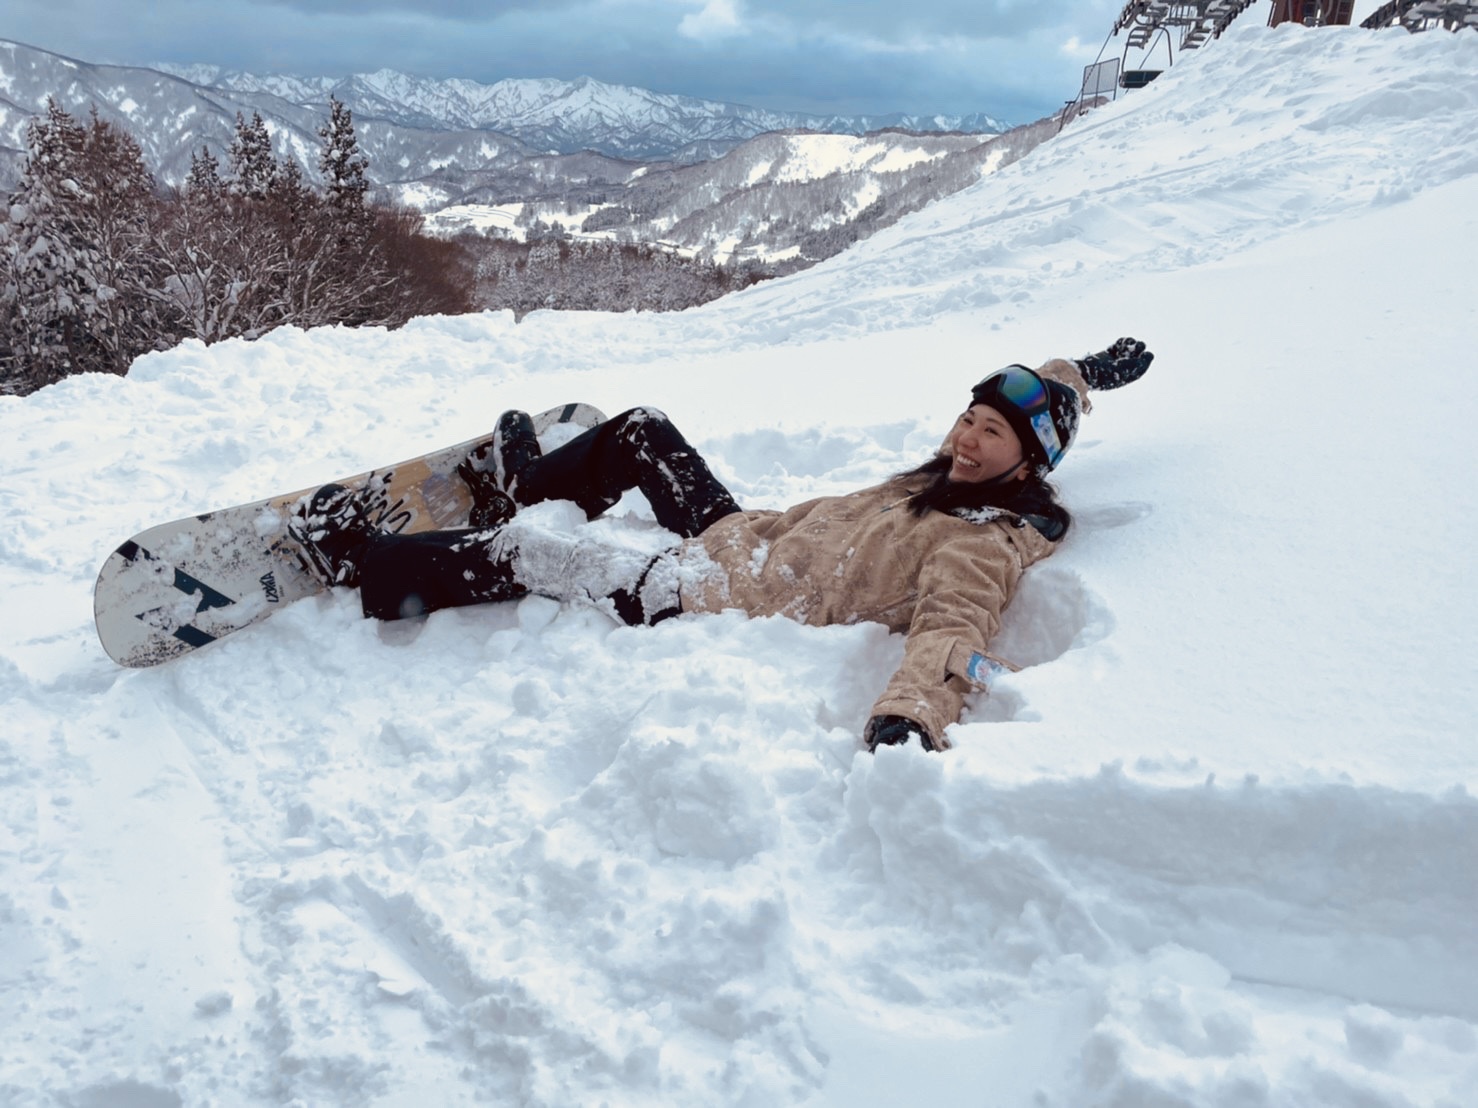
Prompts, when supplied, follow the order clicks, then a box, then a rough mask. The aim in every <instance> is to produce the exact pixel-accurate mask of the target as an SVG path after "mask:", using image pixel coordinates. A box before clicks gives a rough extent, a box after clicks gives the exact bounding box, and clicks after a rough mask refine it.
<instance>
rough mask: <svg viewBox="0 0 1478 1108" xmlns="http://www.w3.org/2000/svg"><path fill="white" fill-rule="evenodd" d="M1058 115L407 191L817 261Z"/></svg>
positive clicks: (569, 226)
mask: <svg viewBox="0 0 1478 1108" xmlns="http://www.w3.org/2000/svg"><path fill="white" fill-rule="evenodd" d="M1057 130H1058V127H1057V123H1056V121H1055V120H1045V121H1042V122H1040V123H1037V124H1033V125H1030V126H1027V127H1017V128H1013V129H1012V130H1011V131H1008V132H1007V133H1006V134H1004V135H989V136H982V135H967V134H957V133H950V134H927V133H917V132H903V131H883V132H875V133H872V134H868V135H862V136H854V135H839V134H818V133H814V132H809V131H807V132H775V133H769V134H764V135H760V136H759V137H757V138H753V139H750V140H749V141H747V142H744V143H741V144H740V145H739V146H736V147H734V148H733V149H732V150H730V151H728V152H727V153H726V154H724V155H722V156H721V157H718V158H715V159H713V160H712V161H706V162H702V163H699V164H697V165H685V166H654V167H648V166H642V167H640V168H638V169H637V170H635V171H633V172H631V173H630V174H628V175H627V176H626V177H625V179H623V180H602V181H600V182H598V183H597V182H594V181H582V182H580V183H579V184H578V185H575V184H571V185H567V186H566V187H564V188H563V189H561V190H560V191H559V193H558V194H555V195H551V194H550V190H549V189H548V188H547V187H546V188H543V189H538V190H532V191H530V192H529V193H527V194H526V199H511V198H510V197H509V194H508V193H507V192H506V191H501V190H506V183H505V182H504V181H501V180H499V181H491V182H489V183H488V184H486V185H478V186H474V187H470V188H469V187H466V182H465V181H463V182H459V184H460V185H461V186H462V187H461V188H460V189H459V191H458V192H457V193H455V194H454V193H451V192H450V191H446V190H442V189H439V188H438V187H437V185H436V183H435V182H430V181H428V182H418V183H417V184H414V185H409V186H405V187H404V188H402V189H401V190H400V192H399V196H400V199H402V200H403V201H404V202H407V203H416V204H418V205H419V206H422V207H429V208H433V209H438V210H437V211H436V212H435V214H434V215H433V216H432V217H431V218H430V219H429V220H428V225H429V226H430V227H432V228H433V229H440V230H442V231H457V230H460V229H462V228H469V227H470V228H483V229H488V228H497V229H498V230H499V232H500V233H504V234H508V235H511V236H512V237H514V238H518V237H521V236H522V235H523V234H525V233H526V232H527V230H528V228H529V227H531V226H535V225H538V224H545V225H553V224H555V223H558V224H560V225H561V226H562V227H563V228H565V229H566V230H568V231H570V232H573V233H574V234H576V235H577V236H579V237H583V238H587V239H600V238H604V239H614V240H617V241H634V242H644V243H661V244H664V245H666V246H668V247H670V248H673V249H676V250H678V251H679V252H682V253H686V254H689V255H696V254H702V255H705V256H710V257H713V258H714V259H715V260H717V261H720V262H727V261H731V260H738V259H750V258H753V259H759V260H762V261H765V262H769V263H782V264H785V263H795V264H803V263H805V262H812V261H816V260H818V259H820V258H824V257H830V256H831V255H832V254H834V253H836V252H837V251H838V250H840V249H843V248H844V247H845V246H846V245H848V244H850V243H852V242H855V241H857V240H858V239H861V238H866V237H867V236H868V235H870V234H872V233H874V232H875V231H876V230H878V229H879V228H880V227H884V226H887V225H889V224H891V223H893V222H895V221H896V220H897V219H898V218H900V217H901V216H903V215H905V214H907V213H909V212H912V211H917V210H918V209H919V208H922V207H924V206H925V205H926V204H928V203H931V202H932V201H935V200H937V199H939V198H940V197H941V196H948V195H949V194H951V193H953V192H958V191H959V190H960V189H962V188H965V187H967V186H968V185H970V184H973V183H974V182H975V181H977V180H979V179H980V177H981V176H982V175H983V174H985V173H991V172H995V171H996V170H999V169H1001V168H1002V167H1004V166H1007V165H1010V164H1011V163H1012V162H1014V161H1016V160H1017V159H1019V158H1020V157H1022V156H1023V155H1025V154H1026V153H1028V152H1029V151H1030V150H1032V149H1034V148H1035V147H1036V146H1037V145H1038V144H1040V143H1042V142H1045V141H1047V140H1048V139H1049V138H1051V137H1052V136H1053V135H1055V134H1056V133H1057Z"/></svg>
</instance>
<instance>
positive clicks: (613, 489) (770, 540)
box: [295, 339, 1154, 750]
mask: <svg viewBox="0 0 1478 1108" xmlns="http://www.w3.org/2000/svg"><path fill="white" fill-rule="evenodd" d="M1153 357H1154V355H1152V354H1151V353H1150V352H1149V351H1147V350H1146V349H1145V347H1144V343H1142V342H1136V341H1135V340H1133V339H1120V340H1119V341H1118V342H1116V343H1115V344H1114V345H1113V346H1111V347H1110V348H1109V349H1108V350H1106V351H1103V352H1102V353H1100V354H1093V355H1089V356H1087V357H1084V358H1081V359H1078V360H1076V361H1068V360H1066V359H1062V358H1056V359H1053V360H1051V361H1049V362H1047V363H1046V364H1045V365H1043V366H1041V367H1040V368H1039V369H1037V370H1030V369H1027V368H1026V367H1025V366H1019V365H1013V366H1008V367H1007V368H1005V369H1003V370H1001V371H1000V372H998V373H994V374H991V375H990V376H988V377H986V378H985V379H984V380H983V381H981V382H980V383H979V384H978V385H976V386H975V388H974V389H973V390H972V392H971V401H972V402H971V404H970V406H969V407H968V408H967V409H966V410H965V412H964V414H962V415H961V416H960V417H959V419H958V420H957V421H956V423H955V425H954V428H953V429H952V430H951V431H950V433H949V435H948V437H947V438H946V439H945V442H944V444H943V446H942V447H941V448H940V450H939V452H938V453H937V454H936V455H935V457H934V458H932V459H930V460H929V461H928V462H926V463H924V464H923V465H921V466H919V467H918V468H917V469H913V470H910V471H908V472H906V473H902V474H899V475H897V476H896V477H893V478H891V479H890V480H887V481H884V482H883V483H882V484H879V485H874V486H873V487H871V488H867V489H862V490H861V491H859V492H855V493H851V494H850V495H847V496H831V497H822V498H820V499H817V500H811V501H808V502H806V503H804V504H800V505H797V506H796V507H794V508H791V509H790V510H789V511H785V512H777V511H744V510H742V509H741V508H740V507H739V505H738V503H736V502H735V500H734V498H733V497H732V496H731V495H730V493H729V491H728V490H727V489H726V488H724V486H723V485H722V484H721V483H720V482H719V480H718V479H717V478H716V477H715V476H714V474H713V472H712V470H710V469H709V467H708V464H707V463H706V462H705V461H704V460H703V458H701V457H700V456H699V455H698V453H697V452H696V451H695V450H694V449H693V448H692V446H690V445H689V443H688V441H687V440H686V439H685V438H684V437H683V435H682V433H681V432H679V431H678V429H677V428H676V427H675V426H673V424H672V423H671V422H670V421H669V420H668V419H667V417H666V416H665V415H663V414H662V413H661V412H660V411H657V410H656V409H653V408H633V409H631V410H630V411H627V412H623V413H622V414H621V415H619V416H617V417H615V418H614V419H611V420H607V421H605V422H603V423H600V424H598V425H597V426H595V427H592V428H590V429H589V430H587V431H586V432H584V433H583V434H581V435H579V436H578V437H577V438H575V439H573V440H571V441H570V442H568V443H566V444H565V445H563V446H561V447H559V448H558V449H556V450H554V451H552V452H550V453H549V454H544V453H542V452H541V450H540V447H539V443H538V439H537V438H536V437H535V434H534V428H533V423H532V421H531V419H530V417H529V416H528V415H527V414H526V413H523V412H518V411H512V412H505V413H504V414H503V416H502V417H501V418H500V419H499V421H498V426H497V428H496V430H495V432H494V439H493V444H492V447H491V449H490V452H489V454H490V456H489V457H488V458H483V457H481V456H473V457H469V459H468V462H467V464H466V465H464V467H463V470H462V472H463V476H464V477H465V478H466V480H467V483H468V485H469V487H470V488H471V489H472V493H473V499H474V507H473V510H472V521H475V525H474V526H470V527H466V528H457V529H452V530H445V531H429V532H420V533H417V534H407V535H394V534H386V533H383V532H381V531H378V530H376V528H375V527H374V526H373V524H372V522H371V509H370V508H369V506H368V505H367V503H366V502H365V501H364V500H363V499H362V496H361V491H360V490H351V489H347V488H344V487H343V486H339V485H328V486H325V487H323V488H322V489H319V490H318V492H317V493H316V494H314V496H313V497H312V498H311V499H310V500H309V502H308V503H307V504H305V505H304V508H303V511H302V516H301V518H300V520H299V521H298V523H297V524H296V529H295V536H296V537H297V539H298V541H299V542H300V543H302V544H303V545H304V546H305V547H308V548H309V549H310V550H312V551H313V552H314V553H315V561H316V562H317V563H318V564H319V566H320V568H321V571H322V573H323V574H324V577H325V579H326V580H327V582H328V583H329V584H342V585H357V586H358V587H359V589H360V599H361V602H362V604H363V608H364V613H365V615H367V616H371V617H374V618H378V619H400V618H403V617H406V616H414V615H420V614H422V613H425V612H430V611H434V610H436V609H439V608H449V607H456V606H460V605H466V604H478V603H487V602H490V601H499V600H512V599H515V598H517V597H521V596H524V595H527V594H529V593H534V594H538V595H542V596H547V597H551V598H554V599H556V600H561V601H575V602H584V603H594V604H596V605H598V606H600V607H602V608H604V609H605V611H606V612H607V613H608V614H610V615H611V616H613V617H615V618H616V619H618V620H620V621H621V622H623V623H626V624H628V625H631V626H642V625H652V624H656V623H660V622H662V621H664V620H667V619H671V618H673V617H675V616H679V615H686V614H696V613H705V612H708V613H713V612H719V611H723V610H725V609H731V608H737V609H740V610H742V611H744V612H746V613H747V614H749V615H751V616H786V617H788V618H790V619H794V620H796V621H798V622H801V623H806V624H810V625H812V626H825V625H832V624H852V623H857V622H862V621H871V622H876V623H882V624H884V625H885V626H887V627H888V628H889V629H890V630H892V631H895V632H897V633H900V634H903V635H906V636H907V639H906V643H905V647H904V658H903V664H902V665H901V666H900V667H899V669H898V671H897V673H895V674H894V676H893V678H892V680H891V681H890V682H889V683H888V686H887V688H886V689H884V690H883V692H882V694H881V695H880V696H879V697H878V699H877V701H876V703H875V704H874V705H873V708H872V712H871V719H870V720H869V722H868V724H867V726H866V728H865V730H864V735H863V737H864V740H865V742H866V743H867V745H868V748H869V749H874V748H876V747H877V745H878V744H880V743H883V744H897V743H903V742H907V741H908V739H909V738H910V737H917V738H918V741H919V743H920V745H922V746H923V747H924V748H925V749H926V750H941V749H945V748H947V747H948V746H949V745H950V742H949V740H948V738H947V737H946V734H945V732H946V730H947V728H948V727H949V726H950V725H951V724H952V723H954V722H956V721H957V720H958V719H959V716H960V712H961V710H962V709H963V707H964V704H965V699H966V697H967V696H968V695H969V693H970V692H971V690H972V689H976V688H980V687H983V686H984V685H985V683H986V679H987V678H988V677H989V675H990V674H991V673H992V672H994V671H995V669H996V668H997V667H999V665H1000V663H999V662H997V661H996V660H994V659H993V658H992V657H991V655H990V654H989V653H988V646H989V643H990V640H991V638H992V636H994V634H995V633H996V631H997V629H998V628H999V627H1000V623H1001V613H1002V611H1003V610H1004V609H1005V607H1006V605H1007V603H1009V601H1010V599H1011V597H1012V595H1013V594H1014V593H1015V591H1016V586H1017V583H1018V581H1019V580H1020V579H1021V575H1022V573H1023V572H1024V571H1025V570H1026V568H1027V567H1028V566H1030V565H1031V564H1033V563H1034V562H1036V561H1039V560H1040V559H1042V558H1045V557H1047V556H1048V555H1049V554H1051V553H1052V551H1053V549H1054V547H1055V545H1056V544H1057V543H1058V542H1059V541H1060V540H1061V539H1062V537H1063V536H1064V535H1065V534H1066V533H1067V529H1068V524H1069V518H1068V514H1067V511H1066V510H1065V509H1064V508H1063V507H1062V506H1061V505H1060V504H1058V502H1057V499H1056V496H1055V495H1054V492H1053V490H1052V488H1051V486H1049V485H1048V484H1047V483H1046V476H1047V474H1048V473H1050V472H1051V471H1052V470H1053V469H1054V468H1055V467H1056V466H1057V464H1058V462H1060V461H1061V460H1062V458H1063V456H1064V455H1065V454H1066V452H1067V449H1068V447H1069V446H1071V445H1072V441H1073V438H1074V436H1075V434H1076V432H1077V426H1078V418H1079V414H1080V413H1081V412H1082V411H1084V410H1086V409H1087V407H1088V405H1087V391H1088V389H1090V388H1114V387H1117V386H1119V385H1123V384H1127V383H1128V382H1130V381H1133V380H1136V379H1138V378H1139V377H1140V376H1142V375H1143V374H1144V372H1145V370H1146V369H1148V367H1149V364H1150V362H1151V360H1152V359H1153ZM489 463H490V464H489ZM632 489H637V490H640V491H641V493H642V494H643V495H645V497H646V499H647V500H648V502H649V503H650V504H651V506H652V510H653V513H654V514H655V516H656V519H657V522H658V523H659V524H660V525H661V526H662V527H663V528H665V529H666V530H667V531H669V532H671V533H672V534H673V535H674V536H675V537H676V539H677V540H679V541H674V542H673V543H672V544H671V545H670V546H668V547H667V548H665V549H663V550H661V551H660V552H658V553H656V554H653V553H651V552H650V551H642V550H636V549H632V548H630V547H622V546H616V545H613V544H612V543H611V542H609V541H608V540H605V539H604V538H603V537H602V535H603V532H601V531H599V530H598V529H594V528H589V527H588V526H587V527H585V528H583V529H582V528H580V527H577V528H575V529H574V530H573V532H571V531H569V530H560V529H557V528H551V527H549V526H548V525H547V523H546V520H547V519H548V518H549V517H548V514H547V512H546V513H545V514H541V512H540V511H539V510H533V509H535V506H536V505H544V504H546V503H550V502H564V503H566V505H572V506H573V507H575V508H577V509H578V510H579V511H580V512H581V513H583V515H584V516H585V517H586V518H587V519H589V518H593V517H595V516H598V515H600V514H601V513H603V512H604V511H606V510H607V509H608V508H610V507H612V506H614V505H615V504H616V503H617V502H618V501H619V500H620V499H621V497H622V496H623V495H624V494H625V493H626V492H627V491H629V490H632ZM519 508H524V509H531V510H527V511H523V512H519ZM550 509H551V510H556V511H557V510H558V508H557V504H550Z"/></svg>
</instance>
